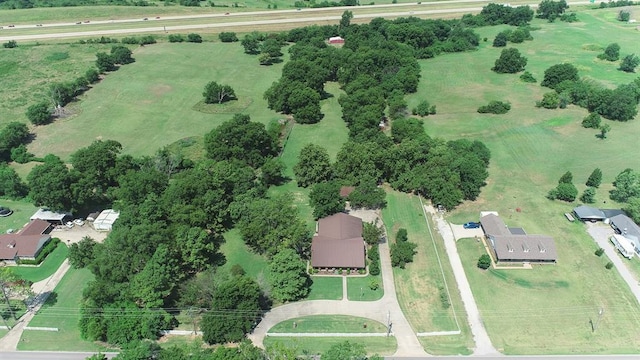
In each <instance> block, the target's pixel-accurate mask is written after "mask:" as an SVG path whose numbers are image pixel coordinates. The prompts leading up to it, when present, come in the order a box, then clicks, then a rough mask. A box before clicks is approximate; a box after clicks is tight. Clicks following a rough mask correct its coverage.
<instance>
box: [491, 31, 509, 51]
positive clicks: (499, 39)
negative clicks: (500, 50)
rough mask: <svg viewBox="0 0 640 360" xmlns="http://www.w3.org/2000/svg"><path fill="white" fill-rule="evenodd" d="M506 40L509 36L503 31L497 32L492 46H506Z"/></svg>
mask: <svg viewBox="0 0 640 360" xmlns="http://www.w3.org/2000/svg"><path fill="white" fill-rule="evenodd" d="M508 40H509V38H508V37H507V34H506V33H505V32H504V31H502V32H499V33H498V35H496V37H495V39H493V47H505V46H507V41H508Z"/></svg>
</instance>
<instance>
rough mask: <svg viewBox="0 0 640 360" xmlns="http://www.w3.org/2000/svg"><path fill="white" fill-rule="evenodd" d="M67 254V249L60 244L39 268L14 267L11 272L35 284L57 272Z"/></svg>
mask: <svg viewBox="0 0 640 360" xmlns="http://www.w3.org/2000/svg"><path fill="white" fill-rule="evenodd" d="M68 254H69V248H68V247H67V245H65V244H64V243H63V242H60V243H59V244H58V246H57V247H56V249H55V250H53V252H52V253H51V254H49V255H47V257H46V259H44V261H43V262H42V263H41V264H40V266H37V267H35V266H15V267H13V268H12V269H13V272H14V273H15V274H16V275H18V276H20V277H21V278H23V279H25V280H29V281H32V282H37V281H40V280H44V279H46V278H48V277H49V276H51V275H53V273H55V272H56V270H58V268H59V267H60V265H61V264H62V262H63V261H64V259H66V258H67V255H68Z"/></svg>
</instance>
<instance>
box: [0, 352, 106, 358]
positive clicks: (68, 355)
mask: <svg viewBox="0 0 640 360" xmlns="http://www.w3.org/2000/svg"><path fill="white" fill-rule="evenodd" d="M93 354H94V353H89V352H62V351H13V352H1V353H0V359H2V360H84V359H86V358H88V357H89V356H92V355H93ZM104 354H105V355H107V358H109V359H112V358H113V357H114V356H116V355H117V353H104Z"/></svg>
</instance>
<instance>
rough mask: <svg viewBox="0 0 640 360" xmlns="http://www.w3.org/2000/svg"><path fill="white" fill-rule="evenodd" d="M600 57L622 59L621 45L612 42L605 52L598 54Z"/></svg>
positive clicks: (603, 58) (601, 58)
mask: <svg viewBox="0 0 640 360" xmlns="http://www.w3.org/2000/svg"><path fill="white" fill-rule="evenodd" d="M598 59H600V60H607V61H618V60H619V59H620V45H618V43H611V44H609V45H607V47H606V48H605V49H604V53H602V54H600V55H598Z"/></svg>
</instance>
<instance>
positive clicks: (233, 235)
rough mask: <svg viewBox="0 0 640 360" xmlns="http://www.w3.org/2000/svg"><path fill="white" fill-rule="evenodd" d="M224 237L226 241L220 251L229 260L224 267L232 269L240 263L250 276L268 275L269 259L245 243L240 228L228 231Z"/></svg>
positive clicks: (255, 277) (256, 277)
mask: <svg viewBox="0 0 640 360" xmlns="http://www.w3.org/2000/svg"><path fill="white" fill-rule="evenodd" d="M224 238H225V242H224V244H222V246H221V247H220V252H221V253H223V254H224V256H225V258H226V260H227V261H226V263H225V264H224V266H223V268H224V269H227V270H230V269H231V267H232V266H233V265H236V264H238V265H240V266H242V268H243V269H244V271H245V272H246V274H247V275H248V276H250V277H252V278H254V279H258V278H260V277H265V276H266V275H267V274H266V271H267V260H266V259H265V258H264V256H261V255H259V254H256V253H254V252H253V251H251V249H249V247H248V246H247V245H245V243H244V241H242V236H241V235H240V230H237V229H234V230H231V231H228V232H226V233H225V234H224Z"/></svg>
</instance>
